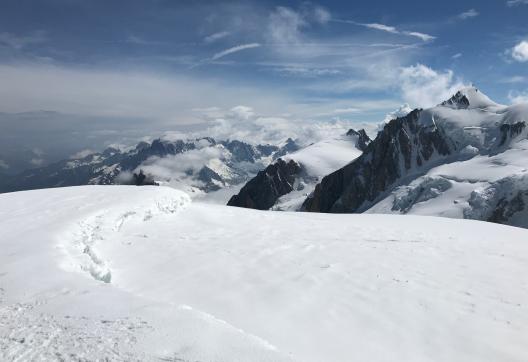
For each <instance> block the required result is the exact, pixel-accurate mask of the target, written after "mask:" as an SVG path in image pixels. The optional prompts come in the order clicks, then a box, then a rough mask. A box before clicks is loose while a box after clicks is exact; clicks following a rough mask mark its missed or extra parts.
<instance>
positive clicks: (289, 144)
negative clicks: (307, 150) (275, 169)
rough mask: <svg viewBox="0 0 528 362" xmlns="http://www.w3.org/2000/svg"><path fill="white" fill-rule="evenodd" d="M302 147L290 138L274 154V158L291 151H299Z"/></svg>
mask: <svg viewBox="0 0 528 362" xmlns="http://www.w3.org/2000/svg"><path fill="white" fill-rule="evenodd" d="M300 148H301V147H300V146H299V145H298V144H297V143H296V142H295V141H294V140H292V139H291V138H288V139H287V140H286V143H285V144H284V146H282V147H281V148H280V149H279V150H278V151H277V152H275V153H274V154H273V159H274V160H276V159H278V158H281V157H284V156H286V155H287V154H289V153H293V152H295V151H298V150H299V149H300Z"/></svg>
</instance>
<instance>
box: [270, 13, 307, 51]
mask: <svg viewBox="0 0 528 362" xmlns="http://www.w3.org/2000/svg"><path fill="white" fill-rule="evenodd" d="M307 25H308V22H307V21H306V19H305V18H304V17H303V16H302V15H301V14H300V13H298V12H296V11H294V10H292V9H290V8H287V7H284V6H278V7H277V8H276V9H275V11H273V12H272V13H271V14H270V16H269V23H268V31H269V35H270V38H271V41H272V42H276V43H282V44H284V43H298V42H300V39H301V29H302V28H303V27H305V26H307Z"/></svg>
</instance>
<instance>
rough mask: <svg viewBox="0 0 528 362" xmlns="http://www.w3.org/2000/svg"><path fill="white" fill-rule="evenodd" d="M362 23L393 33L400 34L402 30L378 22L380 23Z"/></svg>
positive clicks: (368, 26) (371, 27)
mask: <svg viewBox="0 0 528 362" xmlns="http://www.w3.org/2000/svg"><path fill="white" fill-rule="evenodd" d="M362 25H364V26H365V27H367V28H370V29H376V30H381V31H386V32H387V33H392V34H400V32H399V31H398V30H397V29H396V28H395V27H394V26H389V25H384V24H378V23H371V24H362Z"/></svg>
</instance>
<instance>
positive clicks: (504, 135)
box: [499, 122, 526, 146]
mask: <svg viewBox="0 0 528 362" xmlns="http://www.w3.org/2000/svg"><path fill="white" fill-rule="evenodd" d="M525 128H526V123H525V122H517V123H513V124H508V123H504V124H502V125H501V126H500V133H501V141H500V144H499V146H502V145H504V144H505V143H506V141H507V140H508V139H512V138H514V137H515V136H517V135H519V134H521V132H522V131H523V130H524V129H525Z"/></svg>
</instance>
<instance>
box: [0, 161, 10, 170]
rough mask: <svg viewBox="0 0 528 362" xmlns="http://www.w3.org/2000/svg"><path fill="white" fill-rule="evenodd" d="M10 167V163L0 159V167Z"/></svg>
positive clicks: (5, 168)
mask: <svg viewBox="0 0 528 362" xmlns="http://www.w3.org/2000/svg"><path fill="white" fill-rule="evenodd" d="M8 168H9V164H8V163H7V162H5V161H4V160H0V169H4V170H7V169H8Z"/></svg>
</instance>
